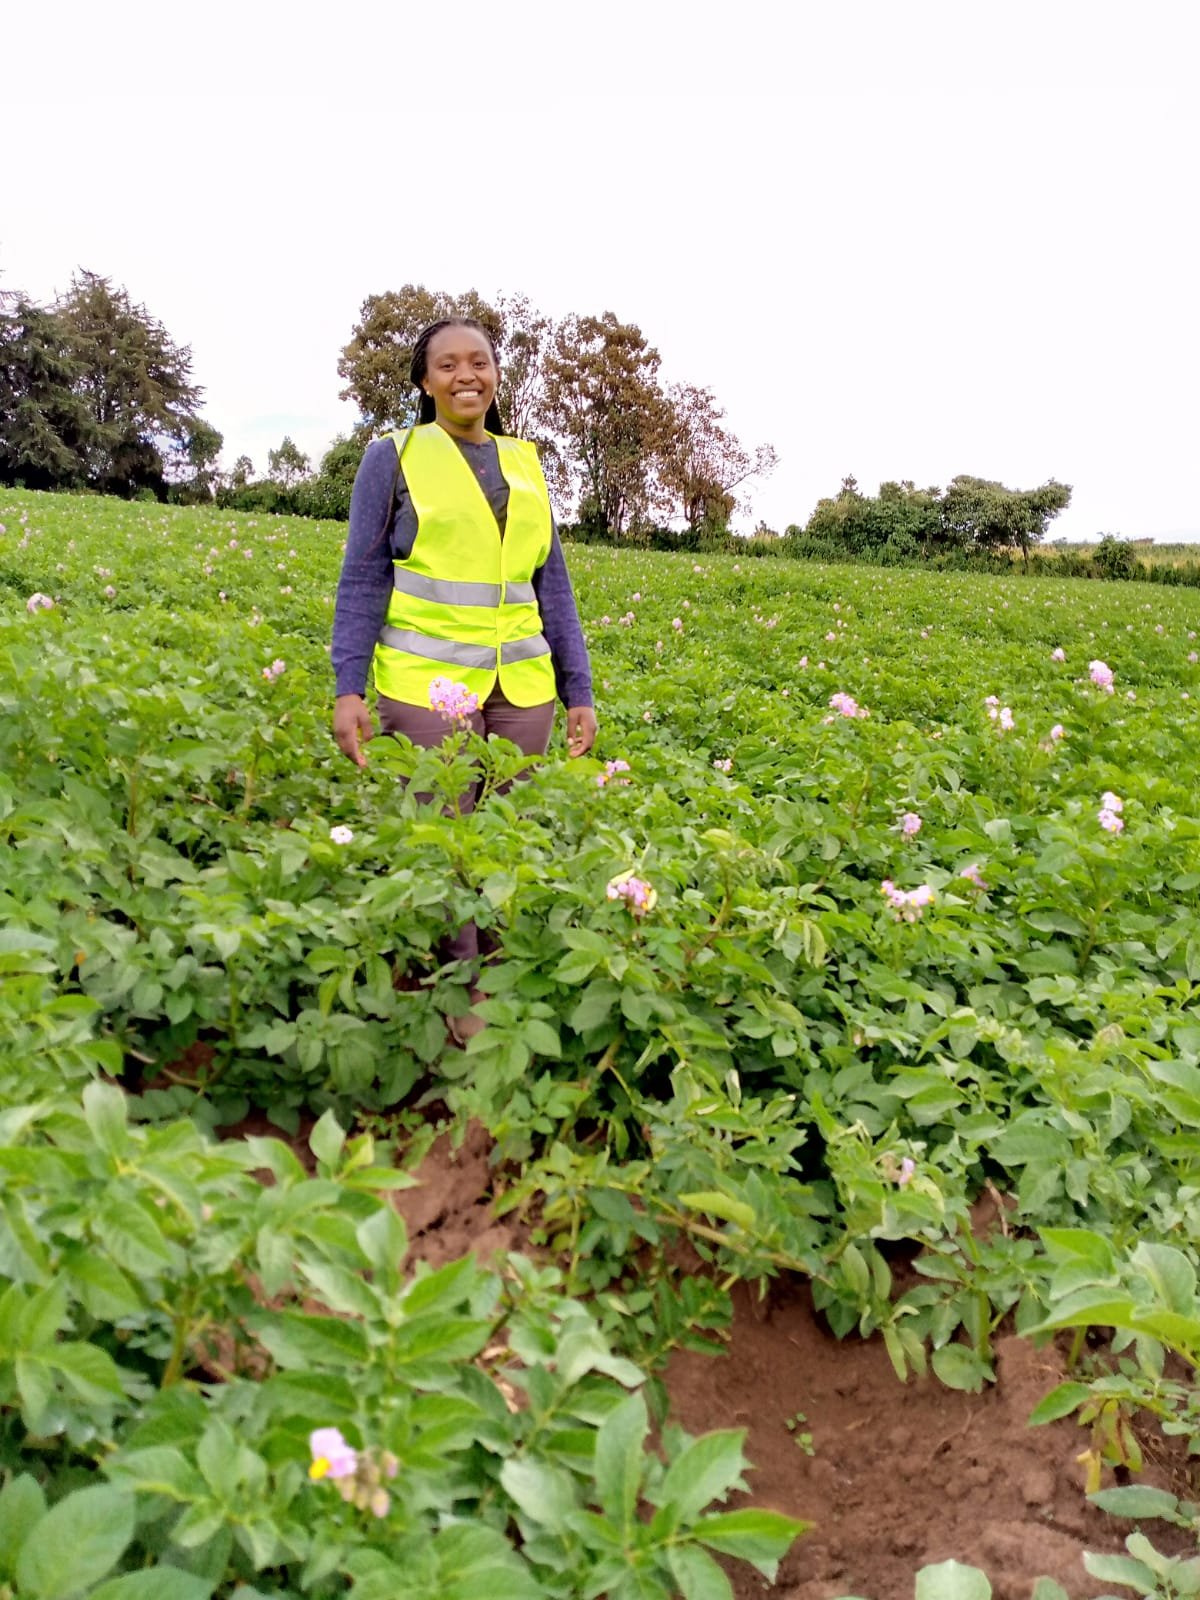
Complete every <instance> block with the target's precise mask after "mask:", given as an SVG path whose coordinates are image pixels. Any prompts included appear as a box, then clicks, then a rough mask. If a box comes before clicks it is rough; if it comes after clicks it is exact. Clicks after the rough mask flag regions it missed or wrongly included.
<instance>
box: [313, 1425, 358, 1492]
mask: <svg viewBox="0 0 1200 1600" xmlns="http://www.w3.org/2000/svg"><path fill="white" fill-rule="evenodd" d="M308 1448H309V1449H310V1450H311V1451H312V1458H313V1459H312V1466H310V1467H309V1469H308V1475H309V1477H310V1478H312V1479H313V1480H314V1481H316V1480H319V1479H321V1478H335V1479H336V1478H352V1477H353V1476H354V1474H355V1473H356V1472H357V1471H358V1452H357V1451H356V1450H354V1449H353V1448H352V1447H351V1446H350V1445H348V1444H347V1443H346V1441H345V1439H343V1438H342V1434H341V1429H340V1428H317V1429H315V1431H314V1432H312V1433H310V1434H309V1436H308Z"/></svg>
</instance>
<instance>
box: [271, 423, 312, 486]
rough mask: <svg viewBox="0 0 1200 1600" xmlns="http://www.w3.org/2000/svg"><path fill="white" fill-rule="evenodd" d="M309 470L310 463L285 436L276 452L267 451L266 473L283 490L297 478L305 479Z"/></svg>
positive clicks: (289, 438) (288, 437) (310, 468)
mask: <svg viewBox="0 0 1200 1600" xmlns="http://www.w3.org/2000/svg"><path fill="white" fill-rule="evenodd" d="M311 470H312V462H311V461H310V460H309V459H308V457H307V456H306V455H305V454H304V452H303V450H301V449H300V447H299V446H298V445H296V444H293V442H292V440H291V437H290V436H289V435H287V434H285V435H284V439H283V443H282V444H281V445H280V446H279V449H278V450H268V451H267V472H268V474H269V475H270V477H271V478H272V479H273V480H274V481H275V482H276V483H281V484H282V485H283V487H284V488H285V489H290V488H291V487H292V485H293V484H294V483H295V482H296V480H297V479H298V478H303V477H306V476H307V475H308V473H309V472H310V471H311Z"/></svg>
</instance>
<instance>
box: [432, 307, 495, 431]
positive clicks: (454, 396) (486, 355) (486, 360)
mask: <svg viewBox="0 0 1200 1600" xmlns="http://www.w3.org/2000/svg"><path fill="white" fill-rule="evenodd" d="M499 382H500V374H499V373H498V372H497V371H496V363H495V362H494V361H493V360H492V347H491V345H489V343H488V341H487V339H486V338H485V337H484V335H483V334H482V333H480V332H479V330H478V329H477V328H441V329H439V331H438V332H437V333H435V334H434V336H433V338H432V339H431V340H430V341H429V355H428V358H427V361H426V366H425V379H424V383H423V385H422V387H423V388H424V390H425V393H426V394H428V395H432V396H433V402H434V404H435V406H436V407H437V411H438V415H439V416H441V417H445V418H446V420H447V421H449V422H455V423H458V424H460V425H461V426H464V427H465V426H468V425H469V424H470V423H472V422H475V421H477V420H478V419H480V418H482V417H483V415H484V413H485V412H486V411H487V408H488V407H489V406H490V405H491V403H492V401H493V400H494V399H495V396H496V389H497V386H498V384H499Z"/></svg>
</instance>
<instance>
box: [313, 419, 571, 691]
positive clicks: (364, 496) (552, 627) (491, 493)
mask: <svg viewBox="0 0 1200 1600" xmlns="http://www.w3.org/2000/svg"><path fill="white" fill-rule="evenodd" d="M451 437H452V438H453V437H454V436H453V435H451ZM454 442H455V444H457V445H458V447H459V449H460V450H461V451H462V453H463V455H464V457H465V458H466V460H467V462H468V463H469V464H470V466H471V469H472V471H473V472H474V474H475V476H476V478H477V479H478V480H479V486H480V488H481V489H482V490H483V492H484V494H485V495H486V496H487V500H488V504H489V505H490V506H491V508H492V511H493V512H494V514H495V517H496V521H497V523H498V524H499V526H500V535H501V537H502V538H503V536H504V528H505V523H506V521H507V518H508V484H507V483H506V481H505V479H504V474H503V473H502V472H501V471H500V454H499V451H498V450H497V449H496V442H495V440H494V439H485V440H484V442H483V443H482V444H472V443H469V442H468V441H467V440H465V439H455V440H454ZM416 536H417V514H416V511H415V510H414V508H413V503H412V500H411V498H410V496H409V493H408V485H407V484H406V483H405V481H404V470H403V466H402V465H400V464H399V462H398V457H397V455H396V447H395V445H394V444H393V443H392V441H391V440H390V439H376V440H374V441H373V442H372V443H371V444H369V445H368V446H367V448H366V450H365V451H364V453H363V458H362V460H361V462H360V463H359V467H358V473H357V476H356V477H355V479H354V491H353V493H352V495H351V497H350V533H349V537H348V538H347V540H346V553H345V556H344V558H343V560H342V574H341V577H340V578H339V579H338V588H337V600H336V603H335V606H334V613H333V643H332V646H331V648H330V657H331V659H332V661H333V670H334V674H335V678H336V684H337V693H338V694H363V693H364V692H365V690H366V686H367V671H368V668H369V667H370V664H371V657H372V655H373V653H374V650H375V641H376V640H377V639H378V637H379V630H380V629H381V628H382V627H383V624H384V620H385V618H386V616H387V608H388V600H389V598H390V597H391V593H392V585H393V573H394V568H393V565H392V563H393V562H394V561H407V559H408V557H409V556H410V555H411V554H412V547H413V543H414V541H415V539H416ZM533 592H534V594H535V595H536V596H537V602H538V610H539V611H540V612H541V616H542V632H543V633H544V634H545V636H546V643H547V644H548V645H549V646H550V657H551V660H552V661H553V663H554V680H555V684H556V686H557V689H558V696H559V699H560V700H561V701H562V702H563V704H564V705H565V706H590V705H591V704H592V669H591V664H590V663H589V661H588V653H587V645H586V644H585V643H584V638H583V629H582V627H581V626H580V623H579V611H578V608H577V607H576V604H575V594H574V591H573V590H572V588H571V579H570V576H569V574H568V572H567V563H566V561H565V559H564V557H563V551H562V544H561V542H560V541H559V537H558V529H557V527H555V528H554V529H553V530H552V536H551V541H550V553H549V554H548V555H547V557H546V560H545V562H544V563H543V565H542V566H540V567H539V568H538V569H537V571H536V572H535V573H534V574H533Z"/></svg>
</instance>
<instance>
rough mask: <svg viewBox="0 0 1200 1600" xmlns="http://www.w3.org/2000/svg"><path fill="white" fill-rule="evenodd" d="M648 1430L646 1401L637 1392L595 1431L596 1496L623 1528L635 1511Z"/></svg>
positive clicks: (627, 1398)
mask: <svg viewBox="0 0 1200 1600" xmlns="http://www.w3.org/2000/svg"><path fill="white" fill-rule="evenodd" d="M649 1430H650V1423H649V1419H648V1417H647V1415H646V1402H645V1400H644V1399H643V1397H642V1395H641V1393H640V1392H639V1393H637V1394H631V1395H629V1396H627V1397H626V1398H625V1399H624V1400H622V1401H620V1402H619V1404H617V1405H615V1406H614V1407H613V1409H612V1410H611V1411H610V1412H609V1413H608V1415H607V1416H606V1417H605V1419H604V1421H603V1422H602V1423H601V1424H600V1426H599V1428H597V1430H596V1455H595V1466H594V1471H595V1475H596V1493H597V1495H598V1496H599V1499H600V1504H601V1505H602V1506H603V1507H604V1510H605V1511H606V1512H607V1513H608V1515H609V1516H610V1517H611V1518H612V1519H613V1521H614V1522H616V1523H617V1524H618V1525H619V1526H620V1527H621V1528H623V1529H628V1528H629V1527H630V1526H631V1525H632V1523H633V1520H634V1513H635V1511H636V1510H637V1501H638V1489H639V1487H640V1485H641V1481H642V1467H643V1454H642V1452H643V1449H644V1447H645V1443H646V1435H647V1433H648V1432H649Z"/></svg>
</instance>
